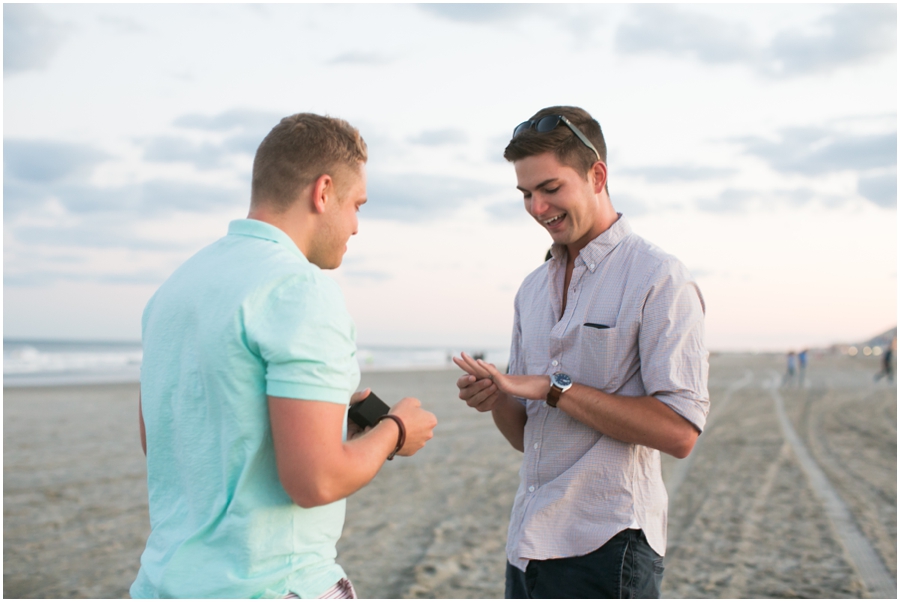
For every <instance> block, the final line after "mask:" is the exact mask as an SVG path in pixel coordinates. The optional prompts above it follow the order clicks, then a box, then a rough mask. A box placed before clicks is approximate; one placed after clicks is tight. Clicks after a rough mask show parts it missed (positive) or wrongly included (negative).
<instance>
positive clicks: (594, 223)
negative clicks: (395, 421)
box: [455, 107, 709, 598]
mask: <svg viewBox="0 0 900 602" xmlns="http://www.w3.org/2000/svg"><path fill="white" fill-rule="evenodd" d="M504 156H505V157H506V159H507V160H509V161H511V162H512V163H513V165H514V166H515V169H516V177H517V179H518V186H517V187H518V189H519V190H520V191H521V192H522V194H523V195H524V200H525V209H526V211H528V213H529V214H530V215H531V216H532V217H533V218H534V219H535V220H536V221H537V222H538V223H539V224H540V225H541V226H542V227H543V228H545V229H546V230H547V231H548V232H549V233H550V236H551V237H552V239H553V243H554V244H553V247H552V248H551V255H552V257H551V259H549V260H548V261H547V262H545V263H544V264H543V265H541V266H540V267H539V268H537V269H536V270H535V271H534V272H532V273H531V274H530V275H529V276H528V277H527V278H526V279H525V281H524V282H523V283H522V286H521V288H520V289H519V292H518V294H517V295H516V304H515V321H514V326H513V336H512V348H511V353H510V364H509V374H502V373H500V372H499V371H497V369H496V368H495V367H493V366H491V365H490V364H487V363H485V362H483V361H481V360H477V361H476V360H474V359H472V358H470V357H469V356H467V355H463V356H462V357H461V358H457V359H455V361H456V363H457V364H458V365H459V366H460V367H461V368H462V369H463V370H465V371H466V372H467V374H466V375H464V376H462V377H461V378H460V379H459V381H458V382H457V385H458V386H459V389H460V394H459V396H460V398H462V399H464V400H465V401H466V402H467V403H468V405H470V406H472V407H474V408H476V409H477V410H479V411H482V412H486V411H491V413H492V414H493V418H494V422H495V423H496V425H497V428H498V429H499V430H500V432H501V433H503V435H504V436H505V437H506V438H507V439H508V440H509V442H510V443H511V444H512V446H513V447H515V448H516V449H518V450H519V451H523V452H524V459H523V462H522V468H521V470H520V472H519V475H520V479H521V481H520V484H519V490H518V492H517V494H516V499H515V502H514V504H513V509H512V516H511V519H510V526H509V537H508V542H507V559H508V561H509V562H508V565H507V574H506V596H507V597H508V598H606V597H614V598H618V597H629V598H631V597H640V598H648V597H657V598H658V597H659V595H660V584H661V581H662V573H663V556H664V555H665V546H666V510H667V503H668V499H667V497H666V490H665V486H664V485H663V482H662V475H661V471H660V452H665V453H668V454H671V455H673V456H675V457H678V458H684V457H685V456H687V455H688V454H689V453H690V452H691V449H692V448H693V446H694V443H695V442H696V440H697V437H698V435H699V434H700V431H701V430H702V428H703V426H704V424H705V422H706V415H707V413H708V410H709V393H708V391H707V380H708V372H709V365H708V353H707V351H706V348H705V346H704V344H703V318H704V314H705V305H704V301H703V296H702V295H701V293H700V290H699V288H698V287H697V284H696V282H694V279H693V277H692V276H691V275H690V273H689V272H688V271H687V269H686V268H685V267H684V265H683V264H682V263H681V262H680V261H678V260H677V259H676V258H674V257H672V256H671V255H668V254H666V253H664V252H663V251H662V250H660V249H659V248H658V247H655V246H654V245H652V244H650V243H648V242H647V241H645V240H643V239H642V238H641V237H639V236H638V235H636V234H634V233H633V232H632V231H631V227H630V226H629V224H628V222H627V220H626V219H625V217H623V216H622V214H619V213H616V211H615V209H614V208H613V205H612V202H611V201H610V197H609V192H608V188H607V167H606V144H605V141H604V140H603V134H602V132H601V130H600V125H599V124H598V123H597V122H596V121H595V120H594V119H593V118H591V116H590V115H588V114H587V112H585V111H584V110H582V109H578V108H575V107H550V108H547V109H543V110H541V111H539V112H538V113H537V114H535V116H534V117H532V118H531V119H530V120H529V121H526V122H524V123H522V124H520V125H519V126H518V127H516V129H515V131H514V134H513V139H512V140H511V141H510V143H509V145H508V146H507V148H506V151H505V153H504Z"/></svg>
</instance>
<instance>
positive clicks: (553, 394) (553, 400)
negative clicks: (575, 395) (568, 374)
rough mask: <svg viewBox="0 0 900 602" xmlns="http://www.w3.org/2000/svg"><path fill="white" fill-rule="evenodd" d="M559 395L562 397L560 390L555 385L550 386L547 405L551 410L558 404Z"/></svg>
mask: <svg viewBox="0 0 900 602" xmlns="http://www.w3.org/2000/svg"><path fill="white" fill-rule="evenodd" d="M560 395H562V389H560V388H559V387H557V386H556V385H550V392H549V393H547V405H548V406H550V407H551V408H555V407H556V404H557V403H559V396H560Z"/></svg>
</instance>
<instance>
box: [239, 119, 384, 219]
mask: <svg viewBox="0 0 900 602" xmlns="http://www.w3.org/2000/svg"><path fill="white" fill-rule="evenodd" d="M367 160H368V150H367V148H366V142H365V140H363V139H362V136H360V135H359V131H358V130H357V129H356V128H355V127H353V126H352V125H350V124H349V123H347V122H346V121H344V120H343V119H337V118H334V117H327V116H325V117H323V116H322V115H316V114H314V113H297V114H296V115H291V116H290V117H285V118H284V119H282V120H281V122H280V123H279V124H278V125H276V126H275V127H274V128H272V131H271V132H269V134H268V135H267V136H266V137H265V138H264V139H263V141H262V142H261V143H260V145H259V148H258V149H257V150H256V157H255V158H254V159H253V183H252V185H251V188H250V205H251V206H257V205H259V204H261V203H268V204H271V205H272V206H274V207H275V208H276V209H277V210H279V211H284V210H286V209H287V208H288V207H289V206H290V205H291V204H292V203H293V202H294V200H296V198H297V195H298V194H300V192H301V191H302V190H303V189H304V188H306V187H307V186H309V185H310V184H312V183H313V182H315V181H316V180H318V179H319V177H321V176H323V175H325V174H328V175H330V176H331V177H332V178H334V179H335V184H336V185H339V183H338V182H337V180H338V178H339V175H338V174H339V173H340V172H343V171H345V170H347V169H348V168H349V169H350V170H351V171H352V173H357V172H358V170H359V163H360V162H362V163H365V162H366V161H367ZM341 175H342V174H341Z"/></svg>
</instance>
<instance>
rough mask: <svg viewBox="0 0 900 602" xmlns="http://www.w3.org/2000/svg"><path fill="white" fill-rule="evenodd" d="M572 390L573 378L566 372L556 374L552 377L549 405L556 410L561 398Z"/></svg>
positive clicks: (548, 395)
mask: <svg viewBox="0 0 900 602" xmlns="http://www.w3.org/2000/svg"><path fill="white" fill-rule="evenodd" d="M571 388H572V377H571V376H569V375H568V374H565V373H564V372H556V373H554V374H553V376H551V377H550V392H549V393H547V405H548V406H550V407H551V408H555V407H556V404H557V402H559V396H560V395H562V394H563V393H565V392H566V391H568V390H569V389H571Z"/></svg>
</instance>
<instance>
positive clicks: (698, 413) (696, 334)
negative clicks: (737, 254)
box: [639, 259, 709, 431]
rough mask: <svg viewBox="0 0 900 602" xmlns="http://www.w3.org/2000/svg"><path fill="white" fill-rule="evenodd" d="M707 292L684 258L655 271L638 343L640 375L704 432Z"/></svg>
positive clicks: (659, 396)
mask: <svg viewBox="0 0 900 602" xmlns="http://www.w3.org/2000/svg"><path fill="white" fill-rule="evenodd" d="M705 313H706V310H705V304H704V301H703V295H702V294H701V292H700V289H699V287H698V286H697V284H696V283H695V282H694V280H693V278H692V277H691V275H690V273H689V272H688V271H687V269H686V268H685V267H684V266H683V265H682V264H681V262H679V261H677V260H674V259H670V260H668V261H665V262H663V263H662V265H661V266H660V268H659V269H658V270H656V272H655V273H654V274H653V275H652V276H651V278H650V282H649V289H648V293H647V296H646V297H645V303H644V310H643V317H642V322H641V330H640V339H639V348H640V356H641V375H642V377H643V380H644V389H645V390H646V391H647V394H648V395H651V396H653V397H656V398H657V399H659V400H660V401H662V402H663V403H665V404H666V405H667V406H669V407H670V408H672V409H673V410H675V411H676V412H677V413H678V414H680V415H681V416H683V417H684V418H686V419H687V420H688V421H689V422H691V423H692V424H694V426H696V427H697V429H698V430H700V431H702V430H703V427H704V426H705V424H706V415H707V413H708V411H709V392H708V390H707V388H706V381H707V378H708V374H709V360H708V354H707V352H706V347H705V345H704V342H703V338H704V323H703V320H704V314H705Z"/></svg>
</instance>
